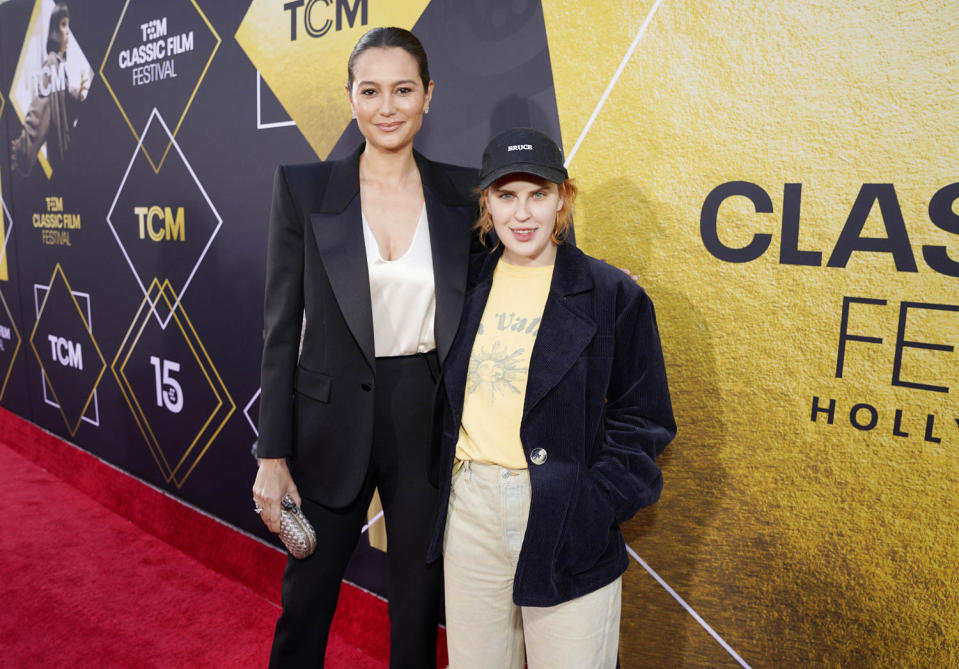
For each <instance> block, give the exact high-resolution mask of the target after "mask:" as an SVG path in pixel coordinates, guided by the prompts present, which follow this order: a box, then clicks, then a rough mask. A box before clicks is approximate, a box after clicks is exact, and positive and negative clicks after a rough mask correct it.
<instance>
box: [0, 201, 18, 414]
mask: <svg viewBox="0 0 959 669" xmlns="http://www.w3.org/2000/svg"><path fill="white" fill-rule="evenodd" d="M0 222H2V217H0ZM0 302H2V303H3V310H4V311H5V312H7V320H8V321H10V328H11V329H12V330H13V334H15V335H16V336H17V345H16V346H14V347H13V355H12V356H10V365H9V366H8V367H7V371H6V373H5V374H4V375H3V384H2V385H0V399H3V394H4V392H6V390H7V381H9V380H10V373H11V372H12V371H13V362H14V361H15V360H16V359H17V354H18V353H19V352H20V344H21V343H22V338H21V337H20V331H19V330H17V324H16V323H14V322H13V315H12V314H11V313H10V307H8V306H7V299H6V298H5V297H4V296H3V293H2V292H0Z"/></svg>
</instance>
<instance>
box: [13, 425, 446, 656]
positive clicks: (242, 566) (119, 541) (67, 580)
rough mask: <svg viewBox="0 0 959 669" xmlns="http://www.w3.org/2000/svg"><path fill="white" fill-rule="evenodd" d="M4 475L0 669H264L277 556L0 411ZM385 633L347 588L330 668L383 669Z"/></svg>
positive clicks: (373, 601)
mask: <svg viewBox="0 0 959 669" xmlns="http://www.w3.org/2000/svg"><path fill="white" fill-rule="evenodd" d="M0 471H2V472H4V476H3V480H4V482H5V484H6V485H5V488H6V490H5V495H4V497H5V498H6V499H5V500H4V505H3V506H4V513H3V514H0V579H2V580H0V583H2V585H0V602H2V605H0V649H2V652H0V666H2V667H7V666H9V667H40V666H96V667H134V666H135V667H193V666H203V667H262V666H266V662H267V658H268V656H269V647H270V640H271V637H272V632H273V625H274V623H275V621H276V617H277V616H278V615H279V606H278V601H279V592H278V591H279V583H280V576H281V573H282V567H283V562H284V557H283V555H282V554H281V553H280V552H279V551H276V550H275V549H273V548H271V547H269V546H265V545H263V544H262V543H260V542H258V541H255V540H254V539H251V538H250V537H247V536H245V535H243V534H241V533H239V532H236V531H235V530H233V529H232V528H230V527H228V526H226V525H223V524H222V523H219V522H217V521H215V520H213V519H211V518H209V517H207V516H205V515H203V514H200V513H197V512H196V511H194V510H193V509H190V508H189V507H187V506H185V505H183V504H180V503H179V502H177V501H176V500H174V499H172V498H170V497H168V496H166V495H164V494H162V493H160V492H158V491H156V490H154V489H153V488H150V487H149V486H147V485H144V484H143V483H141V482H140V481H137V480H136V479H134V478H132V477H129V476H127V475H125V474H123V473H122V472H119V471H117V470H115V469H113V468H112V467H109V466H108V465H106V464H104V463H103V462H101V461H99V460H97V459H96V458H94V457H92V456H90V455H89V454H88V453H86V452H85V451H82V450H80V449H77V448H75V447H73V446H70V445H69V444H66V443H64V442H62V441H60V440H59V439H57V438H56V437H54V436H52V435H50V434H48V433H45V432H43V431H42V430H39V429H38V428H37V427H35V426H34V425H32V424H30V423H29V422H27V421H24V420H22V419H20V418H19V417H17V416H15V415H13V414H10V413H9V412H6V411H3V410H0ZM54 474H56V476H54ZM131 521H132V522H131ZM388 628H389V622H388V619H387V615H386V603H385V602H383V601H382V600H381V599H379V598H377V597H375V596H372V595H369V594H367V593H365V592H363V591H362V590H360V589H358V588H355V587H353V586H350V585H349V584H344V585H343V588H342V590H341V594H340V605H339V607H338V609H337V615H336V618H335V619H334V624H333V634H332V635H331V638H330V642H329V647H328V651H327V666H328V667H331V668H332V669H338V668H340V667H344V668H346V667H349V668H351V669H352V668H354V667H356V668H359V669H365V668H367V667H369V668H373V667H377V668H378V667H386V666H387V663H388V654H389V653H388ZM440 635H441V638H440V647H441V650H442V651H445V635H444V634H443V630H440ZM440 660H441V662H443V663H444V664H441V665H440V666H445V662H446V657H445V652H441V657H440Z"/></svg>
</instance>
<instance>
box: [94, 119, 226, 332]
mask: <svg viewBox="0 0 959 669" xmlns="http://www.w3.org/2000/svg"><path fill="white" fill-rule="evenodd" d="M145 132H147V134H153V133H159V134H161V135H164V136H168V135H167V133H168V129H167V128H166V126H165V125H164V123H163V120H162V119H161V118H160V117H159V116H158V115H157V114H155V113H154V114H153V115H152V116H151V117H150V122H149V123H148V124H147V128H146V129H145ZM167 162H168V164H167V167H166V170H165V171H164V173H163V178H160V177H159V176H158V175H157V174H156V172H154V171H153V169H152V168H151V167H150V165H149V163H148V162H147V160H146V159H145V158H144V157H143V155H142V154H141V153H140V152H138V151H136V152H134V154H133V158H132V160H131V162H130V165H129V167H128V168H127V173H126V174H125V175H124V178H123V180H122V181H121V182H120V187H119V189H118V191H117V195H116V198H115V199H114V201H113V205H112V206H111V207H110V211H109V212H108V213H107V224H108V225H109V226H110V228H111V229H112V230H113V234H114V236H115V238H116V240H117V243H118V244H119V245H120V249H121V250H122V251H123V254H124V255H125V256H126V259H127V263H128V264H129V265H130V269H132V270H133V274H134V276H135V277H136V280H137V283H138V284H139V285H140V289H141V290H142V291H143V293H144V295H146V293H147V288H146V287H147V285H148V283H149V281H150V279H151V278H152V277H153V276H157V275H159V276H164V277H166V278H167V279H168V280H169V281H170V284H171V288H172V289H173V290H174V291H175V293H176V294H177V295H179V296H180V297H181V298H182V296H183V294H184V293H186V291H187V289H188V288H189V285H190V281H191V280H192V278H193V273H194V272H195V271H196V268H197V267H198V266H199V264H200V262H202V260H203V258H204V256H205V255H206V252H207V249H208V248H209V246H210V243H211V242H212V241H213V237H214V236H215V235H216V233H217V231H218V230H219V229H220V225H221V224H222V222H223V219H221V218H220V214H219V213H218V212H217V211H216V209H215V208H214V207H213V203H212V202H210V199H209V197H208V196H207V194H206V191H205V190H204V189H203V186H202V185H201V184H200V182H199V180H198V179H197V178H196V176H195V174H194V173H193V170H192V168H191V167H190V165H189V164H188V163H187V162H186V160H185V158H184V157H183V154H181V153H180V151H179V147H177V149H176V150H175V151H173V152H172V153H171V157H170V158H169V160H168V161H167ZM144 193H149V194H150V197H149V198H144V196H143V194H144ZM175 306H176V305H174V310H175ZM168 313H169V312H168ZM163 320H164V322H163V325H164V326H166V321H167V320H168V317H164V319H163Z"/></svg>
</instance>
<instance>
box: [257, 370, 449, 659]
mask: <svg viewBox="0 0 959 669" xmlns="http://www.w3.org/2000/svg"><path fill="white" fill-rule="evenodd" d="M437 370H438V363H437V359H436V353H435V352H431V353H427V354H425V355H423V354H419V355H411V356H402V357H395V358H377V360H376V384H375V388H374V392H375V397H374V402H375V409H374V413H375V416H374V420H375V424H374V429H373V452H372V456H371V461H370V465H369V470H368V472H367V475H366V481H365V482H364V484H363V489H362V490H361V492H360V494H359V495H358V496H357V498H356V499H355V500H354V501H353V502H352V503H351V504H350V505H349V506H347V507H345V508H341V509H331V508H327V507H324V506H321V505H319V504H316V503H314V502H312V501H310V500H308V499H303V511H304V512H305V513H306V516H307V518H309V519H310V522H311V523H313V527H314V528H315V529H316V535H317V547H316V551H315V552H314V553H313V555H311V556H310V557H308V558H307V559H305V560H296V559H294V558H292V557H290V558H288V559H287V563H286V570H285V571H284V573H283V612H282V613H281V614H280V619H279V620H278V621H277V623H276V633H275V636H274V638H273V651H272V654H271V656H270V666H271V667H283V668H286V667H322V666H323V662H324V656H325V653H326V643H327V636H328V635H329V631H330V624H331V622H332V620H333V612H334V610H335V609H336V600H337V597H338V596H339V589H340V581H341V580H342V578H343V573H344V571H345V570H346V565H347V562H348V561H349V559H350V555H351V554H352V552H353V549H354V548H355V547H356V542H357V540H358V539H359V536H360V530H361V529H362V527H363V525H364V523H365V522H366V510H367V508H368V507H369V504H370V499H371V498H372V496H373V490H374V488H377V487H378V488H379V491H380V501H381V502H382V503H383V512H384V519H385V521H386V536H387V569H388V594H389V615H390V625H391V628H390V667H391V668H394V669H399V668H407V667H408V668H411V669H412V668H416V669H421V668H423V667H435V666H436V633H437V625H438V622H439V621H438V617H439V603H440V592H441V586H442V566H441V565H440V564H439V563H435V564H433V565H430V566H427V564H426V550H427V547H428V546H429V541H430V535H431V533H432V530H433V521H434V519H435V510H436V497H437V492H436V488H434V487H433V486H432V485H431V484H430V483H429V480H428V473H429V466H430V462H429V460H430V409H431V406H432V401H433V391H434V387H435V383H436V375H437Z"/></svg>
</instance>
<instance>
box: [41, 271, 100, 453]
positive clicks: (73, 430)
mask: <svg viewBox="0 0 959 669" xmlns="http://www.w3.org/2000/svg"><path fill="white" fill-rule="evenodd" d="M58 274H59V275H60V279H61V280H62V281H63V284H64V285H65V286H66V288H67V293H68V294H69V295H70V300H71V301H72V302H73V306H74V307H76V310H77V314H78V315H79V316H80V321H81V322H82V323H83V328H84V329H85V330H86V333H87V336H88V337H90V342H91V343H92V344H93V349H94V350H95V351H96V352H97V357H98V358H99V359H100V372H99V373H98V374H97V378H96V380H95V381H94V382H93V387H92V388H90V394H89V395H87V399H86V401H85V402H84V403H83V408H82V409H80V411H79V413H78V415H77V422H76V424H74V425H71V424H70V419H69V418H67V414H66V412H65V411H64V410H63V403H62V402H61V401H60V399H59V398H58V397H57V391H56V390H55V389H54V387H53V383H52V382H51V381H50V374H49V373H48V372H47V370H46V368H44V366H43V356H41V355H40V352H39V351H38V350H37V347H36V345H35V344H34V341H33V339H34V337H36V335H37V329H38V328H39V327H40V321H41V320H43V313H44V309H45V308H46V306H47V298H49V297H50V293H51V292H52V291H53V283H54V281H56V280H57V275H58ZM30 348H32V349H33V355H34V356H36V358H37V362H38V363H39V364H40V370H41V371H42V372H43V378H44V382H45V383H46V384H47V388H48V389H49V390H50V394H51V395H53V400H54V401H55V402H56V403H57V409H58V410H59V411H60V415H61V416H63V422H64V423H66V424H67V429H68V430H69V431H70V436H71V437H72V436H76V434H77V430H79V429H80V423H81V422H82V421H83V416H84V415H85V414H86V412H87V407H89V406H90V402H91V401H92V400H93V393H95V392H96V390H97V386H98V385H99V384H100V379H102V378H103V373H104V372H105V371H106V369H107V361H106V359H105V358H104V357H103V353H101V352H100V347H99V346H98V345H97V340H96V339H94V337H93V332H91V331H90V325H89V323H87V319H86V316H84V315H83V309H81V308H80V305H79V304H78V303H77V298H76V296H74V294H73V289H72V288H71V287H70V282H69V281H67V277H66V275H65V274H64V273H63V268H62V267H60V263H57V265H56V267H54V268H53V275H52V276H51V277H50V283H49V285H48V286H47V294H46V295H45V296H44V298H43V303H42V304H41V305H40V313H38V314H37V322H36V323H34V325H33V331H32V332H31V333H30Z"/></svg>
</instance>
